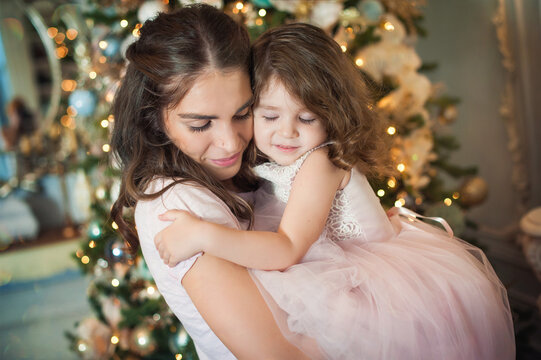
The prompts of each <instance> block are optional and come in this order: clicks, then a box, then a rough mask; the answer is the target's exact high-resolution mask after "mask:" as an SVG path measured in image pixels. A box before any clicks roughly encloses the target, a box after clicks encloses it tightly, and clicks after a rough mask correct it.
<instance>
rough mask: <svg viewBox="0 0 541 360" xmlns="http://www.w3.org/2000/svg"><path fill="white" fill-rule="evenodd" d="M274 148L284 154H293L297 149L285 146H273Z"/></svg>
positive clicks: (296, 147)
mask: <svg viewBox="0 0 541 360" xmlns="http://www.w3.org/2000/svg"><path fill="white" fill-rule="evenodd" d="M274 146H276V148H277V149H278V150H280V151H283V152H286V153H290V152H293V151H295V150H297V149H298V148H299V147H298V146H286V145H274Z"/></svg>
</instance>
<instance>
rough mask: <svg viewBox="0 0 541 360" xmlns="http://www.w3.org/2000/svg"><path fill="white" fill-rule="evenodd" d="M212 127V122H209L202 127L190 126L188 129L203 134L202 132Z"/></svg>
mask: <svg viewBox="0 0 541 360" xmlns="http://www.w3.org/2000/svg"><path fill="white" fill-rule="evenodd" d="M211 125H212V121H211V120H208V121H207V122H206V123H205V124H203V125H201V126H193V125H189V126H188V128H189V129H190V131H193V132H202V131H205V130H208V129H210V127H211Z"/></svg>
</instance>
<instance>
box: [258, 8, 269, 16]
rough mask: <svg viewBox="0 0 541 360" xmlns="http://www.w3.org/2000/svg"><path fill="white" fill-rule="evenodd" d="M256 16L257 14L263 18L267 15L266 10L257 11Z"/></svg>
mask: <svg viewBox="0 0 541 360" xmlns="http://www.w3.org/2000/svg"><path fill="white" fill-rule="evenodd" d="M258 14H259V16H261V17H264V16H265V15H267V10H265V9H259V12H258Z"/></svg>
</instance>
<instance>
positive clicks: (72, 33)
mask: <svg viewBox="0 0 541 360" xmlns="http://www.w3.org/2000/svg"><path fill="white" fill-rule="evenodd" d="M77 35H79V33H78V32H77V30H75V29H68V30H67V31H66V37H67V38H68V39H69V40H75V38H76V37H77Z"/></svg>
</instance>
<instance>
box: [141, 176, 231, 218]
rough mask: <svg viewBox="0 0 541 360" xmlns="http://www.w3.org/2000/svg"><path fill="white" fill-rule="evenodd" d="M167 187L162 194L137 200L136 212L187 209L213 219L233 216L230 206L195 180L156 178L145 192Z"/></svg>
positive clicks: (153, 192) (153, 212)
mask: <svg viewBox="0 0 541 360" xmlns="http://www.w3.org/2000/svg"><path fill="white" fill-rule="evenodd" d="M165 188H167V190H165V191H164V192H163V193H162V194H161V195H159V196H156V197H154V198H151V199H143V200H139V201H138V202H137V205H136V208H135V212H136V217H137V214H138V213H139V214H141V213H152V214H156V211H166V210H172V209H178V210H187V211H189V212H191V213H192V214H194V215H197V216H199V217H201V218H205V219H207V220H210V221H212V220H213V219H219V218H228V219H229V218H232V217H233V216H232V213H231V211H230V209H229V207H228V206H227V205H226V204H225V203H224V202H223V201H222V200H221V199H220V198H219V197H218V196H217V195H215V194H214V193H213V192H212V191H210V190H209V189H208V188H206V187H204V186H202V185H199V184H197V183H195V182H193V181H182V182H179V181H178V180H175V179H172V178H163V177H160V178H155V179H153V180H152V181H151V183H150V184H149V185H148V187H147V189H146V190H145V194H147V195H148V194H156V193H158V192H160V191H162V190H163V189H165Z"/></svg>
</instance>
